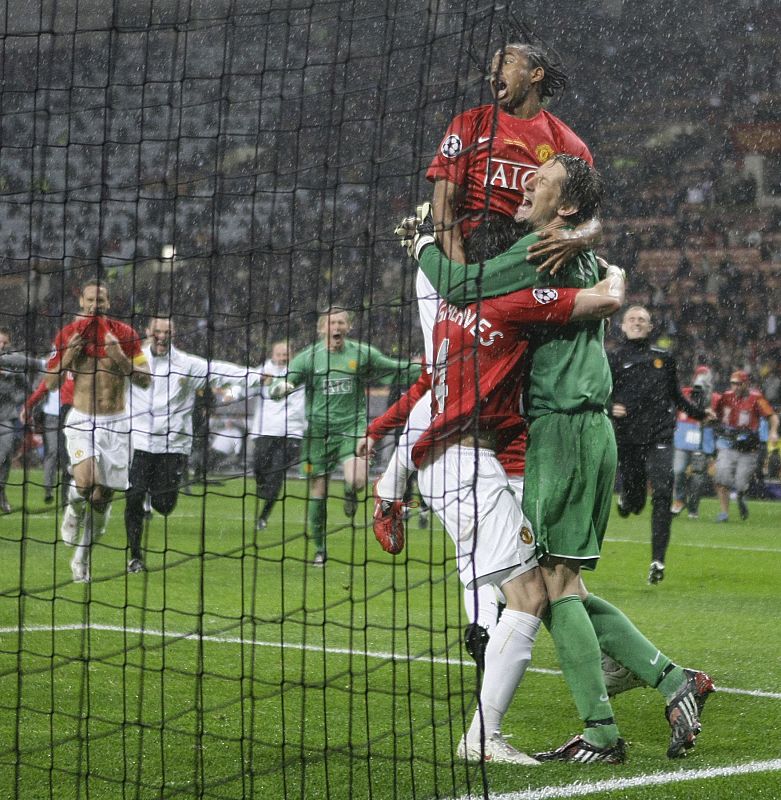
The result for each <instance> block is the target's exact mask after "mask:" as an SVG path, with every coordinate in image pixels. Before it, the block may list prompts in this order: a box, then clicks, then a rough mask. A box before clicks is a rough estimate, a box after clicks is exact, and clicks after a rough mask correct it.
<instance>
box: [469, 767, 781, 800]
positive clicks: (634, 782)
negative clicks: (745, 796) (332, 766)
mask: <svg viewBox="0 0 781 800" xmlns="http://www.w3.org/2000/svg"><path fill="white" fill-rule="evenodd" d="M779 771H781V758H775V759H772V760H770V761H751V762H749V763H748V764H734V765H732V766H728V767H706V768H705V769H689V770H681V771H680V772H658V773H656V774H650V775H636V776H635V777H634V778H611V779H609V780H604V781H594V782H593V783H583V782H582V781H577V782H576V783H570V784H566V785H564V786H545V787H543V788H541V789H527V790H525V791H520V792H509V793H506V794H496V795H494V794H492V795H491V800H565V798H569V797H587V796H588V795H590V794H597V793H598V792H606V793H608V794H609V793H611V792H620V791H625V790H626V789H640V788H645V787H649V786H665V785H667V784H669V783H678V782H679V781H702V780H708V779H710V778H734V777H736V776H740V775H756V774H757V773H760V772H779ZM475 797H476V796H475V795H469V796H466V795H464V796H463V797H461V798H459V800H474V799H475ZM481 797H482V795H481Z"/></svg>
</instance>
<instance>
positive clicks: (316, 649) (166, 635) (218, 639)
mask: <svg viewBox="0 0 781 800" xmlns="http://www.w3.org/2000/svg"><path fill="white" fill-rule="evenodd" d="M87 628H88V629H89V630H92V631H106V632H109V633H132V634H137V635H139V636H140V635H144V636H156V637H158V638H161V639H181V640H186V641H202V642H212V643H214V644H238V645H247V646H249V647H279V648H282V649H283V650H300V651H307V652H312V653H329V654H331V655H343V656H350V655H352V656H360V657H362V658H375V659H378V660H382V661H409V662H411V663H417V662H424V663H427V664H452V665H454V666H462V667H474V666H475V664H474V662H473V661H472V660H468V661H466V660H463V659H460V658H441V657H438V656H415V655H405V654H403V653H386V652H382V651H375V650H354V649H351V648H349V647H322V646H321V645H314V644H302V643H299V642H268V641H264V640H261V639H245V638H243V637H241V636H220V635H217V634H210V633H204V634H198V633H195V632H189V633H184V632H177V631H158V630H155V629H153V628H126V627H124V626H122V625H103V624H101V623H90V624H89V625H83V624H81V623H74V624H72V625H54V626H52V625H25V626H24V627H23V628H22V631H23V632H24V633H52V632H67V631H83V630H85V629H87ZM11 633H12V634H18V633H19V628H0V635H2V634H11ZM527 672H536V673H538V674H540V675H561V670H558V669H545V668H543V667H529V668H528V670H527ZM716 689H717V691H719V692H721V693H723V694H739V695H748V696H750V697H764V698H767V699H770V700H781V692H767V691H764V690H763V689H735V688H730V687H727V686H717V687H716Z"/></svg>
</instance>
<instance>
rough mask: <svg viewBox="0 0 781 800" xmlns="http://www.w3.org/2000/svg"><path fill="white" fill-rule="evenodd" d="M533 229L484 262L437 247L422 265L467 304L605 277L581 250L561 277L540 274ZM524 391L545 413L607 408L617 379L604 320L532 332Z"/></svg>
mask: <svg viewBox="0 0 781 800" xmlns="http://www.w3.org/2000/svg"><path fill="white" fill-rule="evenodd" d="M538 240H539V237H538V236H537V234H536V233H531V234H529V235H528V236H524V237H523V238H522V239H519V240H518V241H517V242H516V243H515V244H514V245H513V246H512V247H511V248H510V249H509V250H506V251H505V252H504V253H501V254H500V255H498V256H496V257H495V258H491V259H489V260H487V261H485V262H484V263H482V264H466V265H465V264H459V263H457V262H455V261H450V259H448V258H446V257H445V256H444V255H443V254H442V252H441V251H440V250H439V249H438V248H436V247H427V248H426V249H425V250H424V251H423V253H422V254H421V257H420V268H421V270H423V273H424V274H425V275H426V277H427V278H428V279H429V280H430V281H431V283H432V285H433V286H434V288H435V289H436V290H437V292H438V293H439V294H440V295H441V296H442V297H444V298H445V299H446V300H447V301H448V302H449V303H453V304H454V305H459V306H465V305H469V304H470V303H475V302H477V301H478V300H479V299H481V298H489V297H497V296H499V295H503V294H510V292H516V291H519V290H521V289H529V288H532V287H540V288H542V287H555V286H567V287H575V288H583V289H586V288H589V287H591V286H594V284H596V283H597V282H598V280H599V276H598V267H597V261H596V257H595V256H594V253H593V252H592V251H590V250H589V251H586V252H584V253H580V254H579V255H578V256H577V257H576V258H574V259H572V260H571V261H569V262H568V263H567V264H566V266H564V267H563V268H562V269H560V270H559V271H558V272H557V273H556V275H554V276H551V275H550V274H549V273H548V272H547V271H544V272H540V273H538V272H537V266H536V265H535V264H533V263H532V262H531V261H529V258H528V250H529V247H530V246H531V245H532V244H534V243H535V242H537V241H538ZM527 384H528V385H527V387H526V391H525V393H524V404H525V408H524V412H525V413H526V414H527V415H528V416H530V417H532V418H535V417H539V416H542V415H544V414H550V413H553V412H565V413H571V412H573V411H577V410H581V409H589V408H590V409H597V408H604V407H605V406H606V405H607V401H608V398H609V397H610V393H611V391H612V379H611V376H610V367H609V365H608V361H607V355H606V354H605V348H604V323H603V322H600V321H598V322H577V323H572V324H570V325H565V326H563V327H552V326H550V327H549V326H539V327H537V328H536V329H535V331H534V334H533V336H532V363H531V375H530V377H529V380H528V382H527Z"/></svg>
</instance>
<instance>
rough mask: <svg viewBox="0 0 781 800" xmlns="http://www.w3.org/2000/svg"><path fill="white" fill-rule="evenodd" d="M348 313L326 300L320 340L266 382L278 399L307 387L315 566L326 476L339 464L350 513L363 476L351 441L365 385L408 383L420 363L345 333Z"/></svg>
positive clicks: (320, 553)
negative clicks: (281, 374)
mask: <svg viewBox="0 0 781 800" xmlns="http://www.w3.org/2000/svg"><path fill="white" fill-rule="evenodd" d="M351 326H352V317H351V315H350V312H349V311H347V309H345V308H342V307H339V306H331V307H330V308H328V309H327V310H325V311H324V312H322V313H321V314H320V316H319V318H318V321H317V332H318V334H319V336H320V340H319V341H318V342H316V343H315V344H312V345H310V346H309V347H306V348H305V349H304V350H302V351H301V352H300V353H299V354H298V355H297V356H295V358H293V360H292V361H291V362H290V365H289V368H288V373H287V375H286V376H285V377H284V378H279V379H278V380H276V381H274V383H272V385H271V390H270V396H271V397H272V399H275V400H280V399H282V398H283V397H284V396H285V395H287V394H289V393H290V392H292V391H293V390H294V389H295V388H296V387H298V386H301V385H302V384H303V385H304V386H305V387H306V416H307V421H308V423H309V424H308V428H307V432H306V436H305V438H304V446H303V453H302V469H303V471H304V475H305V477H307V478H308V480H309V493H308V501H307V531H308V534H309V536H310V537H311V538H312V539H314V542H315V557H314V561H313V562H312V563H313V564H314V565H315V566H322V565H323V564H324V563H325V560H326V547H325V530H326V507H327V501H328V477H329V475H330V473H331V472H333V471H334V469H336V467H337V466H338V465H339V464H341V465H342V469H343V470H344V513H345V514H346V515H347V516H348V517H350V518H352V517H353V516H355V512H356V510H357V507H358V499H357V493H358V492H359V491H361V490H362V489H363V488H364V487H365V486H366V482H367V479H368V459H367V458H365V457H357V456H356V455H355V447H356V444H357V442H358V440H359V439H360V438H362V436H363V433H364V431H365V430H366V422H367V419H366V389H367V387H368V385H369V384H370V383H405V382H406V383H413V382H414V381H416V380H417V378H418V376H419V375H420V364H416V363H412V362H411V361H410V360H408V359H401V360H397V359H395V358H389V357H388V356H385V355H383V354H382V353H381V352H380V351H379V350H377V349H376V348H375V347H372V346H371V345H368V344H366V343H364V342H357V341H354V340H352V339H348V338H347V334H348V333H349V332H350V328H351Z"/></svg>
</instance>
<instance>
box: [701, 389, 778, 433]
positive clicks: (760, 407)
mask: <svg viewBox="0 0 781 800" xmlns="http://www.w3.org/2000/svg"><path fill="white" fill-rule="evenodd" d="M713 410H714V411H715V412H716V419H717V420H718V421H719V422H720V423H721V424H722V425H724V426H725V427H727V428H748V429H749V430H752V431H754V432H755V433H756V432H757V431H758V430H759V420H760V418H761V417H769V416H771V415H772V414H773V407H772V406H771V405H770V403H768V401H767V400H766V399H765V396H764V395H763V394H762V392H758V391H757V390H756V389H752V390H751V391H750V392H749V393H748V394H747V395H746V396H745V397H738V396H737V395H736V394H735V392H733V391H732V390H729V391H726V392H724V394H723V395H722V396H721V397H720V398H719V400H718V402H717V403H716V404H715V406H714V408H713Z"/></svg>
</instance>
